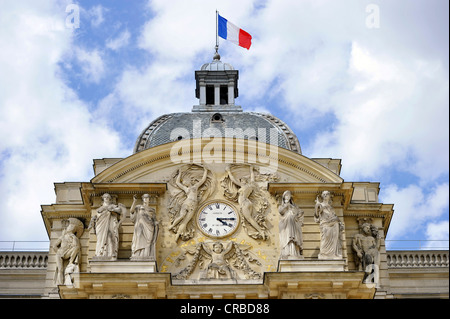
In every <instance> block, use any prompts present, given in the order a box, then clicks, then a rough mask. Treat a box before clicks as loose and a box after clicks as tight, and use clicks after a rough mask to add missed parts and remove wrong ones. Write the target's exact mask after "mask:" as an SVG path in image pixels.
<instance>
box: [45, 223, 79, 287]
mask: <svg viewBox="0 0 450 319" xmlns="http://www.w3.org/2000/svg"><path fill="white" fill-rule="evenodd" d="M65 222H66V223H68V225H67V226H66V228H65V229H64V230H63V231H62V235H61V237H59V238H58V239H57V240H56V241H55V243H54V244H53V245H52V250H53V251H54V252H55V253H56V269H55V277H54V282H55V284H56V285H62V284H72V281H71V277H70V275H71V274H72V273H73V272H75V271H76V270H78V263H79V256H80V251H81V245H80V237H81V235H83V232H84V224H83V223H82V222H81V221H80V220H79V219H77V218H69V219H68V220H66V221H65ZM65 260H69V262H68V264H67V265H66V267H64V261H65ZM64 277H66V278H67V279H68V280H64Z"/></svg>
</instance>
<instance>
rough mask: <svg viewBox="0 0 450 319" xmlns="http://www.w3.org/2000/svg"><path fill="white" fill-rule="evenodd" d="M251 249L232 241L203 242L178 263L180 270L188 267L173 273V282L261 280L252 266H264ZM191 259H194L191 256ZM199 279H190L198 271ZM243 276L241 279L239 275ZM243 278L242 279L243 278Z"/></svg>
mask: <svg viewBox="0 0 450 319" xmlns="http://www.w3.org/2000/svg"><path fill="white" fill-rule="evenodd" d="M249 250H250V246H248V245H241V244H238V243H236V242H233V241H229V242H219V241H216V242H204V243H199V244H197V245H196V246H195V247H194V249H186V250H185V252H184V253H182V254H181V255H180V256H179V257H178V258H177V260H176V262H175V264H176V265H177V266H179V267H181V265H182V264H183V263H184V262H185V261H186V260H187V259H190V261H189V262H188V264H187V265H186V266H185V267H184V268H182V269H181V270H180V271H178V272H177V273H175V274H174V276H173V278H174V279H261V278H262V274H261V273H259V272H257V271H255V270H253V269H252V268H251V266H250V263H254V264H256V265H258V266H261V263H260V262H259V260H258V259H257V258H256V257H255V256H253V254H251V253H250V251H249ZM190 256H192V257H190ZM197 267H198V268H199V269H200V272H199V276H198V278H191V275H192V274H193V272H194V270H195V269H196V268H197ZM238 273H241V276H240V275H239V274H238ZM242 276H243V277H244V278H241V277H242Z"/></svg>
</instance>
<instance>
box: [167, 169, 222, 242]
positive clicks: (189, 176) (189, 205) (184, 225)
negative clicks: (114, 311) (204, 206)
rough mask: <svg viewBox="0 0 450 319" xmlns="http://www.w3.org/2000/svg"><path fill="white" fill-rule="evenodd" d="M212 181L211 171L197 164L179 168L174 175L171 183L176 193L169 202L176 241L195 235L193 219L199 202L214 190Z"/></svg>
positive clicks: (170, 228) (172, 229)
mask: <svg viewBox="0 0 450 319" xmlns="http://www.w3.org/2000/svg"><path fill="white" fill-rule="evenodd" d="M212 181H213V178H212V176H211V173H210V172H209V171H208V170H207V169H206V168H204V167H202V166H199V165H195V164H192V165H187V166H185V167H183V168H181V169H179V170H177V171H176V172H175V174H174V175H173V176H172V179H171V185H172V186H173V187H174V189H175V194H174V195H173V196H171V200H170V203H169V215H170V219H171V226H170V227H169V230H171V231H173V232H174V233H175V234H176V237H175V241H178V239H179V238H181V239H182V240H189V239H191V238H192V237H194V232H195V230H194V227H192V225H191V224H192V223H191V220H192V217H194V214H195V210H196V209H197V207H198V205H199V203H200V202H201V201H202V200H203V199H205V198H206V197H207V196H209V194H211V193H212V192H213V191H214V183H213V182H212Z"/></svg>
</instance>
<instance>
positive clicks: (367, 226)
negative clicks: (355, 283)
mask: <svg viewBox="0 0 450 319" xmlns="http://www.w3.org/2000/svg"><path fill="white" fill-rule="evenodd" d="M358 221H359V229H360V233H359V234H356V235H355V236H354V237H353V241H352V248H353V251H354V252H355V263H356V266H357V267H358V270H360V271H364V272H365V273H366V275H365V278H364V281H367V280H369V279H370V278H371V277H370V276H369V275H370V274H371V273H372V272H373V271H374V272H378V268H379V267H380V245H381V238H380V233H379V231H378V229H377V227H376V226H374V225H372V224H371V223H370V220H369V221H367V220H366V218H362V219H358Z"/></svg>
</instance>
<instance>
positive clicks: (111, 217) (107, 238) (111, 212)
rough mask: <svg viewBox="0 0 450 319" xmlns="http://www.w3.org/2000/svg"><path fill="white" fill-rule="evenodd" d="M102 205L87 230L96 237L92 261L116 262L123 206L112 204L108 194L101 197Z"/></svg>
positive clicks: (124, 208) (123, 217)
mask: <svg viewBox="0 0 450 319" xmlns="http://www.w3.org/2000/svg"><path fill="white" fill-rule="evenodd" d="M102 200H103V203H102V205H101V206H100V207H99V208H98V209H97V212H96V215H95V216H93V217H92V219H91V222H90V224H89V227H88V229H89V230H90V229H93V230H94V232H95V234H96V235H97V243H96V249H95V257H94V259H100V260H116V259H117V253H118V250H119V227H120V225H121V224H122V222H123V220H124V219H125V216H126V212H127V209H126V207H125V205H123V204H121V203H119V204H114V203H113V198H112V196H111V195H110V194H108V193H105V194H103V195H102Z"/></svg>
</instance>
